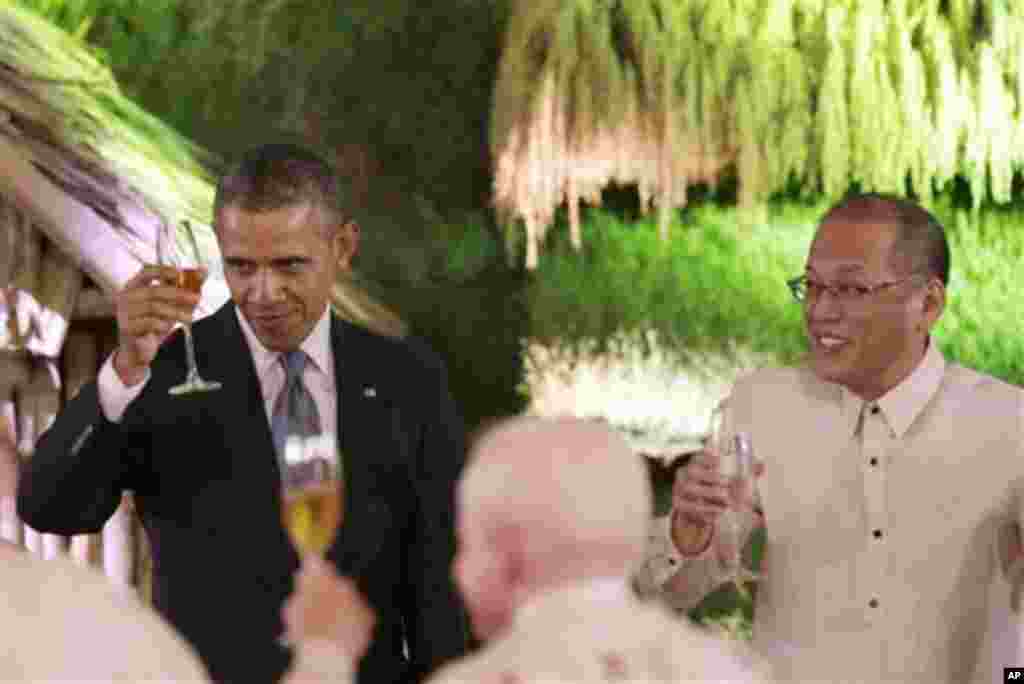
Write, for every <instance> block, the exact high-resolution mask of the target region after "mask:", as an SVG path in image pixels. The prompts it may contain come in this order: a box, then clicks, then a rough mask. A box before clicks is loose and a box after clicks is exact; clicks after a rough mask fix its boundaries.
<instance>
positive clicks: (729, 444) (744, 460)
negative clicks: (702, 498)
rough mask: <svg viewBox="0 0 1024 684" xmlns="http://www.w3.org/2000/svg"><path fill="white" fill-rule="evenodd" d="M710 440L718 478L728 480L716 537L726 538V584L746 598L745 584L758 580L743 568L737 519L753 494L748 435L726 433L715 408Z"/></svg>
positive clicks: (741, 526) (749, 439) (741, 532)
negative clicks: (723, 536)
mask: <svg viewBox="0 0 1024 684" xmlns="http://www.w3.org/2000/svg"><path fill="white" fill-rule="evenodd" d="M711 440H712V442H711V443H712V446H713V448H714V449H715V452H716V453H717V454H718V459H719V462H718V469H719V474H721V475H722V477H725V478H727V479H728V480H729V484H728V492H729V509H728V510H727V511H725V513H724V514H723V515H722V517H721V518H720V520H721V523H720V524H719V534H725V535H726V542H727V544H728V546H727V551H728V553H727V554H726V558H725V559H724V560H725V565H726V572H727V578H728V581H731V582H732V583H733V584H734V585H735V586H736V589H737V590H738V591H739V592H740V594H741V595H743V596H745V597H749V594H748V592H747V589H746V587H745V584H747V583H750V582H754V581H756V580H757V579H758V577H757V574H756V573H754V572H753V571H752V570H750V569H749V568H747V567H745V566H744V564H743V544H745V543H746V542H747V541H749V540H748V539H744V538H743V528H744V526H743V525H742V524H741V518H742V516H743V515H744V514H746V513H747V510H746V508H745V506H744V505H743V503H744V499H745V498H747V497H749V496H751V495H753V494H755V493H756V489H757V481H756V479H755V478H754V450H753V442H752V441H751V438H750V435H749V434H748V433H746V432H731V431H730V430H728V429H727V426H726V425H725V419H724V411H723V409H722V406H721V405H719V406H718V407H717V408H716V409H715V411H714V412H713V413H712V416H711Z"/></svg>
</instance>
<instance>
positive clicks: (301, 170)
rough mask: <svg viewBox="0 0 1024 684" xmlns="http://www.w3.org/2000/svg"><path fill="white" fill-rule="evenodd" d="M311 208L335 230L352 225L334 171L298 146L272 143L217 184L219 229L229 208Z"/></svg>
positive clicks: (247, 154) (255, 149)
mask: <svg viewBox="0 0 1024 684" xmlns="http://www.w3.org/2000/svg"><path fill="white" fill-rule="evenodd" d="M306 202H309V203H311V204H313V205H315V206H319V207H320V208H322V209H326V210H327V211H328V212H329V216H330V217H331V219H332V220H331V221H330V223H331V226H332V228H334V227H337V226H340V225H342V224H344V223H346V222H347V221H349V220H350V218H351V217H350V216H349V214H348V207H346V206H345V204H346V202H345V193H344V192H343V190H342V187H341V184H340V179H339V177H338V174H337V173H336V172H335V171H334V168H333V167H332V166H331V165H330V164H329V163H328V162H327V161H326V160H325V159H323V158H322V157H320V156H319V155H318V154H316V153H315V152H313V151H312V150H309V149H307V148H305V147H302V146H301V145H298V144H295V143H289V142H284V143H267V144H263V145H259V146H257V147H253V148H251V149H249V150H247V151H246V152H245V153H244V154H243V155H242V156H241V158H240V159H239V160H238V161H237V162H235V163H234V164H233V165H232V166H231V167H230V168H229V169H228V170H227V172H226V173H224V174H223V175H222V176H221V178H220V181H219V182H218V183H217V190H216V194H215V195H214V199H213V215H214V221H215V224H216V222H217V220H219V217H220V215H221V211H223V210H224V209H225V208H226V207H238V208H240V209H244V210H246V211H273V210H275V209H281V208H284V207H291V206H295V205H298V204H303V203H306Z"/></svg>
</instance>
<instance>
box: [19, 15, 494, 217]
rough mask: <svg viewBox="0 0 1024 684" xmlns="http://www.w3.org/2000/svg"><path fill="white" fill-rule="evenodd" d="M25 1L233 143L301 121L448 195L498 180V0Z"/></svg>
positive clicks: (312, 134)
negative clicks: (493, 171) (491, 138)
mask: <svg viewBox="0 0 1024 684" xmlns="http://www.w3.org/2000/svg"><path fill="white" fill-rule="evenodd" d="M18 3H19V4H21V5H23V6H28V7H31V8H33V9H35V10H36V11H37V12H40V13H42V14H43V15H44V16H46V17H47V18H48V19H50V20H52V21H54V22H56V23H57V24H58V25H59V26H61V27H62V28H64V29H66V30H68V31H71V32H75V31H78V33H79V35H81V36H82V37H84V38H85V39H86V40H87V41H88V43H89V44H90V45H91V46H93V48H94V50H95V51H96V52H97V53H99V54H101V55H102V56H103V58H104V59H105V60H106V61H107V63H109V64H110V66H111V67H112V68H113V69H114V71H115V73H116V74H117V77H118V80H119V82H120V83H121V84H122V87H123V88H124V89H125V91H126V92H127V93H128V94H129V95H130V96H132V97H133V98H134V99H135V100H136V101H138V102H139V103H140V104H141V105H142V106H144V107H145V108H146V109H148V110H149V111H152V112H155V113H156V114H158V115H159V116H161V117H162V118H163V119H164V120H165V121H167V122H169V123H170V124H171V125H173V126H174V127H175V128H177V129H178V130H179V131H181V132H183V133H185V134H186V135H188V136H189V137H191V138H192V139H194V140H196V141H197V142H198V143H200V144H202V145H203V146H205V147H207V148H209V149H211V150H213V151H215V152H217V153H219V154H220V155H222V156H228V155H231V154H233V153H235V152H236V151H237V150H239V149H240V148H242V147H245V146H248V145H251V144H254V143H255V142H257V141H260V140H264V139H266V137H267V136H268V135H270V134H276V133H274V132H281V133H290V134H298V135H300V136H303V137H304V138H306V139H307V140H308V141H309V142H311V143H312V144H315V145H317V146H321V147H322V148H324V149H329V150H339V149H342V148H344V147H345V146H353V145H355V146H359V147H361V148H363V149H362V150H361V151H360V154H363V153H365V154H366V155H367V156H368V159H369V160H370V162H371V166H370V167H369V168H366V169H362V170H360V169H357V168H349V167H346V168H347V169H348V170H349V171H350V172H352V173H355V174H368V175H369V177H370V181H371V182H374V181H376V182H377V183H378V184H388V185H393V186H397V187H399V188H403V189H405V190H406V193H405V194H406V195H411V194H412V193H410V192H408V188H410V187H411V188H414V189H415V190H414V191H415V192H417V193H420V194H422V195H424V196H426V197H427V198H429V199H430V200H431V201H433V202H435V203H437V204H440V205H443V206H446V207H447V206H454V207H467V208H475V207H477V206H480V205H482V204H483V201H484V198H485V197H486V193H487V192H488V190H489V183H488V167H489V159H488V157H487V155H486V152H485V150H486V146H487V143H486V138H487V119H488V115H489V114H488V106H489V101H490V92H491V87H492V83H493V80H494V72H495V69H496V63H497V53H498V43H499V35H500V30H501V26H502V22H503V17H504V13H503V2H501V1H499V0H486V1H484V2H477V1H471V0H458V1H454V2H445V3H425V4H424V3H412V2H409V1H408V0H373V2H370V0H358V1H356V2H338V1H336V0H328V1H326V2H325V1H323V0H272V1H270V2H268V1H267V0H233V1H232V2H224V1H222V0H112V1H104V0H18ZM341 154H342V156H343V157H344V152H342V153H341ZM342 162H343V163H342V166H346V164H351V165H356V164H357V161H355V160H353V159H342ZM381 176H387V177H388V178H387V179H382V178H381Z"/></svg>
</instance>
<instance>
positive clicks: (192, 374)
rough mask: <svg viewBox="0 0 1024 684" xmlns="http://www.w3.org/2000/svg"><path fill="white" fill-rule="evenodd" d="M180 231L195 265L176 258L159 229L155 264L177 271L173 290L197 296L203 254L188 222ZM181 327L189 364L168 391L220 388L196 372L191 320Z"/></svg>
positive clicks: (203, 272) (164, 230) (167, 231)
mask: <svg viewBox="0 0 1024 684" xmlns="http://www.w3.org/2000/svg"><path fill="white" fill-rule="evenodd" d="M182 228H183V230H184V231H185V232H186V234H187V237H188V242H189V244H190V246H191V249H192V251H193V257H194V263H192V264H188V263H186V262H185V261H184V260H183V259H182V258H181V257H180V256H179V255H178V253H177V251H176V250H175V249H174V241H173V240H172V239H171V235H170V228H162V229H160V230H158V231H157V243H156V254H157V261H158V262H159V263H160V265H161V266H172V267H173V268H175V269H176V270H177V280H176V282H175V283H174V284H175V286H176V287H179V288H181V289H183V290H188V291H189V292H192V293H194V294H199V293H200V292H201V291H202V289H203V282H204V281H205V280H206V273H207V271H206V269H204V268H202V267H201V266H200V264H202V263H203V255H202V252H201V251H200V249H199V245H198V244H197V243H196V240H195V235H193V234H192V228H191V226H190V225H189V224H188V222H187V221H186V222H184V223H183V225H182ZM182 327H183V328H184V330H185V361H186V363H187V364H188V371H187V374H186V376H185V382H183V383H181V384H179V385H175V386H174V387H171V389H170V390H168V392H169V393H170V394H172V395H174V396H178V395H182V394H192V393H194V392H211V391H213V390H219V389H220V388H221V384H220V383H219V382H216V381H209V380H204V379H203V378H202V377H200V375H199V369H198V367H197V366H196V350H195V343H194V342H193V341H192V323H191V321H190V322H188V323H185V324H184V325H183V326H182Z"/></svg>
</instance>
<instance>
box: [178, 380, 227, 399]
mask: <svg viewBox="0 0 1024 684" xmlns="http://www.w3.org/2000/svg"><path fill="white" fill-rule="evenodd" d="M220 388H221V384H220V383H219V382H216V381H208V380H203V379H202V378H193V379H192V380H186V381H185V382H183V383H181V384H180V385H175V386H174V387H172V388H171V389H169V390H167V393H168V394H173V395H174V396H176V397H177V396H180V395H182V394H192V393H194V392H213V391H215V390H219V389H220Z"/></svg>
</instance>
